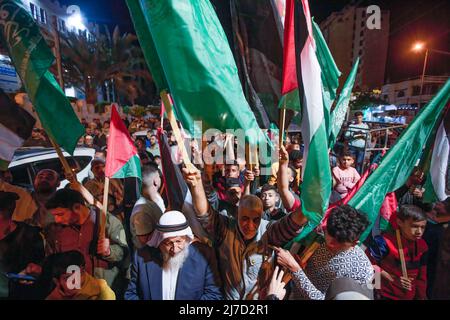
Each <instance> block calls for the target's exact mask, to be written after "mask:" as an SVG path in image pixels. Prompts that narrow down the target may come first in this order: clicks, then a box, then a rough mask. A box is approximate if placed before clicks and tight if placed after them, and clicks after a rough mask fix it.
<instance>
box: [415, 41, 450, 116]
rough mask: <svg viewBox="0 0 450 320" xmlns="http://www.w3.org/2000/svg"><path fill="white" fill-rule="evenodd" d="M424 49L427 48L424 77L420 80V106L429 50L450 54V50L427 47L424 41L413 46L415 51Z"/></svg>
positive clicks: (420, 105)
mask: <svg viewBox="0 0 450 320" xmlns="http://www.w3.org/2000/svg"><path fill="white" fill-rule="evenodd" d="M424 49H425V58H424V60H423V69H422V77H421V80H420V98H419V108H420V107H422V92H423V83H424V80H425V70H426V68H427V62H428V52H429V51H430V52H435V53H441V54H445V55H450V52H447V51H442V50H435V49H430V48H427V47H425V44H424V43H423V42H416V43H415V44H414V45H413V47H412V50H413V51H415V52H421V51H422V50H424Z"/></svg>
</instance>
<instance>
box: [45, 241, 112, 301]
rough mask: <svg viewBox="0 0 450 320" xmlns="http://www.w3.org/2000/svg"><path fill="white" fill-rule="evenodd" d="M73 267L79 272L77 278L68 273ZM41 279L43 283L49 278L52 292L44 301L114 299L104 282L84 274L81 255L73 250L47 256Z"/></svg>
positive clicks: (83, 263)
mask: <svg viewBox="0 0 450 320" xmlns="http://www.w3.org/2000/svg"><path fill="white" fill-rule="evenodd" d="M73 266H76V267H78V270H79V271H80V274H79V276H78V278H77V276H76V275H74V274H73V273H71V271H70V267H73ZM42 278H44V279H41V281H43V283H45V282H48V280H49V278H51V282H52V283H51V284H50V286H51V287H50V288H51V289H52V290H51V292H50V294H48V296H47V297H46V300H115V299H116V295H115V294H114V291H112V290H111V288H110V287H109V286H108V284H107V283H106V281H105V280H103V279H96V278H94V277H93V276H91V275H89V274H88V273H87V272H86V269H85V260H84V257H83V254H81V253H80V252H78V251H75V250H73V251H66V252H61V253H56V254H53V255H50V256H48V257H47V260H46V261H45V263H44V267H43V276H42ZM76 281H79V283H78V284H77V283H76ZM45 287H46V286H44V288H45Z"/></svg>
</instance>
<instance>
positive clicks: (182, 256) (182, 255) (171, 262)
mask: <svg viewBox="0 0 450 320" xmlns="http://www.w3.org/2000/svg"><path fill="white" fill-rule="evenodd" d="M188 255H189V245H187V246H186V248H184V249H183V251H180V252H178V253H177V254H176V255H174V256H173V257H171V256H170V255H169V254H163V261H164V263H163V269H164V270H171V271H178V270H179V269H181V267H182V266H183V264H184V262H185V261H186V259H187V257H188Z"/></svg>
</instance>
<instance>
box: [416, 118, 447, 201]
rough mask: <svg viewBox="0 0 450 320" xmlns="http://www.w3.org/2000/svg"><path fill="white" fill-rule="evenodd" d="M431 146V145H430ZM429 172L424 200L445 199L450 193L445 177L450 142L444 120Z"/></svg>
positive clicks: (438, 134) (436, 141) (435, 143)
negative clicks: (448, 192) (449, 192)
mask: <svg viewBox="0 0 450 320" xmlns="http://www.w3.org/2000/svg"><path fill="white" fill-rule="evenodd" d="M430 147H431V146H430ZM432 148H433V152H432V155H431V162H430V164H429V167H430V169H429V172H428V175H427V179H426V182H425V185H424V188H425V193H424V195H423V200H424V202H428V203H432V202H436V201H444V200H445V199H447V197H449V196H450V195H449V194H447V192H446V191H445V189H446V188H445V177H446V175H447V166H448V154H449V142H448V137H447V132H446V131H445V126H444V121H442V122H441V125H440V126H439V129H438V130H437V133H436V139H435V141H434V144H433V147H432Z"/></svg>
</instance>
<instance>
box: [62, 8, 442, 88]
mask: <svg viewBox="0 0 450 320" xmlns="http://www.w3.org/2000/svg"><path fill="white" fill-rule="evenodd" d="M59 1H60V3H62V4H66V5H70V4H77V5H79V6H80V8H81V11H82V12H83V14H84V15H85V17H86V18H87V19H88V20H89V21H95V22H97V23H99V24H107V25H109V26H111V28H112V27H113V26H115V25H118V26H119V27H120V30H121V31H122V32H133V33H134V30H133V26H132V23H131V19H130V16H129V13H128V8H127V6H126V3H125V0H95V1H93V0H59ZM349 2H351V1H348V0H317V1H310V6H311V13H312V15H313V16H315V17H316V21H318V22H320V21H322V20H323V19H325V18H326V17H327V16H328V15H329V14H330V13H331V12H333V11H337V10H340V9H341V8H343V7H344V6H345V4H347V3H349ZM356 2H359V3H361V4H362V5H370V4H378V5H380V7H381V9H388V10H390V11H391V19H390V20H391V21H390V23H391V25H390V28H391V30H390V42H389V53H388V65H387V67H386V71H387V72H386V80H387V81H388V82H389V81H398V80H402V79H406V78H409V77H416V76H419V74H421V72H422V64H423V54H422V55H420V54H415V53H413V52H411V51H410V48H411V46H412V43H414V42H415V41H417V40H422V41H425V42H427V44H428V46H429V47H430V48H434V49H439V50H444V51H450V22H449V18H448V17H449V15H450V1H447V0H408V1H405V0H360V1H356ZM445 73H447V75H448V74H450V58H449V56H446V55H442V54H435V53H431V54H430V56H429V65H428V67H427V74H433V75H442V74H445Z"/></svg>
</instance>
